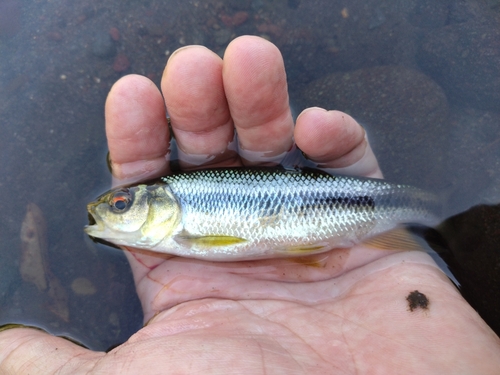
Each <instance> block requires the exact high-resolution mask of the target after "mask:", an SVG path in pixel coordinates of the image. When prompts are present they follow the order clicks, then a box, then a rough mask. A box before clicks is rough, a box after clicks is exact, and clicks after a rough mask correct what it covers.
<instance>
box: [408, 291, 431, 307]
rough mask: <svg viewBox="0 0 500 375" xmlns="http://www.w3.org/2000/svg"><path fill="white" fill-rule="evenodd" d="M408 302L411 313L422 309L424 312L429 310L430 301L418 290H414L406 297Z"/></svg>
mask: <svg viewBox="0 0 500 375" xmlns="http://www.w3.org/2000/svg"><path fill="white" fill-rule="evenodd" d="M406 300H407V301H408V307H409V309H410V311H413V310H415V309H418V308H421V309H422V310H428V309H429V304H430V301H429V299H428V298H427V296H426V295H425V294H423V293H420V292H419V291H418V290H414V291H413V292H410V294H408V296H407V297H406Z"/></svg>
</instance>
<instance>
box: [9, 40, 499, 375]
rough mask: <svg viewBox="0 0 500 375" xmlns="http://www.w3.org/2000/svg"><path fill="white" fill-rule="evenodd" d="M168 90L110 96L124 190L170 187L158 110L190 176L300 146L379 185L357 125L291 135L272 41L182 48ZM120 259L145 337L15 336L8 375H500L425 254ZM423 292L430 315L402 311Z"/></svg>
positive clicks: (324, 123) (481, 328)
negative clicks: (96, 346) (141, 183)
mask: <svg viewBox="0 0 500 375" xmlns="http://www.w3.org/2000/svg"><path fill="white" fill-rule="evenodd" d="M161 86H162V92H163V97H162V95H161V94H160V92H159V91H158V89H157V88H156V87H155V86H154V84H153V83H152V82H151V81H149V80H148V79H146V78H144V77H140V76H127V77H124V78H123V79H121V80H120V81H119V82H117V83H116V84H115V86H114V87H113V89H112V90H111V92H110V94H109V96H108V100H107V103H106V131H107V136H108V143H109V149H110V155H111V160H112V165H113V173H114V178H115V183H121V182H124V181H131V180H134V181H137V180H144V179H148V178H152V177H156V176H159V175H162V174H166V173H169V163H168V157H167V158H166V157H165V155H167V154H168V150H169V139H170V134H169V129H168V124H167V120H166V118H165V112H164V103H166V106H167V108H168V112H169V115H170V117H171V119H172V128H173V131H174V133H175V138H176V142H177V146H178V148H179V159H180V165H181V168H183V169H186V170H187V169H193V168H200V167H204V168H209V167H214V166H234V165H249V164H264V163H270V162H273V163H275V162H279V161H280V160H281V159H282V158H283V156H284V154H285V153H286V152H287V151H289V150H290V149H292V148H293V145H294V141H295V143H296V144H297V145H298V146H299V147H300V149H301V150H302V151H303V152H304V153H305V154H306V155H307V156H308V158H309V159H311V160H314V161H316V162H318V163H320V164H321V165H322V166H323V167H326V168H334V169H335V168H342V171H343V173H353V174H359V175H364V176H371V177H381V172H380V170H379V168H378V164H377V161H376V159H375V157H374V156H373V153H372V152H371V149H370V147H369V144H368V142H367V140H366V137H365V134H364V131H363V129H362V128H361V127H360V126H359V125H358V124H357V123H356V122H355V121H354V120H353V119H352V118H351V117H349V116H348V115H346V114H343V113H340V112H336V111H325V110H322V109H319V108H310V109H308V110H306V111H304V112H303V113H302V114H301V115H300V116H299V118H298V119H297V123H296V125H295V127H294V124H293V120H292V116H291V112H290V107H289V104H288V94H287V86H286V76H285V71H284V67H283V61H282V59H281V56H280V54H279V52H278V50H277V49H276V47H275V46H273V45H272V44H271V43H269V42H267V41H265V40H263V39H260V38H256V37H241V38H238V39H236V40H234V41H233V42H232V43H231V44H230V45H229V47H228V48H227V50H226V54H225V56H224V60H221V59H220V58H219V57H218V56H217V55H215V54H214V53H212V52H210V51H209V50H207V49H205V48H203V47H200V46H190V47H188V48H184V49H181V50H178V51H177V52H176V53H175V54H174V55H173V56H172V57H171V58H170V60H169V62H168V64H167V67H166V69H165V72H164V76H163V79H162V85H161ZM235 129H236V130H235ZM235 131H237V133H238V137H237V139H236V138H235ZM126 254H127V257H128V258H129V260H130V264H131V267H132V270H133V273H134V278H135V281H136V286H137V292H138V294H139V297H140V299H141V302H142V305H143V309H144V314H145V321H147V322H148V323H147V325H146V326H145V327H144V328H143V329H141V330H140V331H139V332H137V333H136V334H135V335H133V336H132V337H131V338H130V339H129V340H128V341H127V342H126V343H124V344H123V345H121V346H119V347H117V348H115V349H114V350H112V351H111V352H109V353H100V352H92V351H89V350H86V349H83V348H80V347H78V346H76V345H74V344H72V343H70V342H67V341H65V340H63V339H59V338H56V337H52V336H50V335H47V334H44V333H42V332H38V331H35V330H31V329H13V330H8V331H5V332H2V333H1V334H0V373H1V374H18V373H19V374H21V373H22V374H24V373H30V374H51V373H58V374H66V373H67V374H79V373H92V374H114V373H116V374H170V373H176V374H180V373H182V374H183V373H186V374H191V373H203V374H211V373H215V374H264V373H272V374H279V373H283V374H296V373H304V374H328V373H331V374H413V373H415V374H417V373H418V374H497V373H499V369H500V341H499V339H498V337H497V336H496V335H495V334H494V333H493V332H492V331H491V330H490V329H489V327H488V326H487V325H486V324H485V323H484V322H483V321H482V320H481V318H480V317H479V316H478V315H477V314H476V312H475V311H473V309H472V308H471V307H470V306H469V305H468V304H467V303H466V302H465V301H464V300H463V299H462V297H461V296H460V294H459V293H458V291H457V290H456V289H455V287H454V286H453V285H452V284H451V283H450V282H449V280H448V279H447V277H446V276H445V275H444V274H443V273H442V272H441V271H440V270H439V269H438V268H437V266H436V265H435V264H434V262H433V261H432V260H431V258H430V257H429V256H427V255H426V254H425V253H423V252H394V251H392V252H388V251H381V250H374V249H370V248H365V247H363V246H361V245H360V246H357V247H354V248H351V249H337V250H332V251H330V252H328V253H325V254H320V255H315V256H312V257H306V258H300V259H279V260H278V259H270V260H261V261H252V262H234V263H230V262H228V263H211V262H204V261H199V260H192V259H183V258H178V257H171V258H169V257H165V256H162V255H157V256H155V255H151V254H148V253H144V252H143V253H139V252H127V253H126ZM415 290H418V291H419V292H420V293H423V294H425V296H426V297H427V299H428V301H429V302H428V305H427V306H420V307H419V306H418V305H417V306H416V307H415V306H414V308H410V307H409V302H408V301H407V297H408V295H409V294H410V293H411V292H413V291H415ZM96 308H98V306H96Z"/></svg>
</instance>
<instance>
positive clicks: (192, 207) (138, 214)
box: [85, 167, 436, 261]
mask: <svg viewBox="0 0 500 375" xmlns="http://www.w3.org/2000/svg"><path fill="white" fill-rule="evenodd" d="M435 206H436V198H435V197H434V196H433V195H432V194H429V193H427V192H425V191H423V190H420V189H418V188H415V187H411V186H407V185H395V184H390V183H387V182H385V181H384V180H378V179H369V178H356V177H346V176H334V175H330V174H327V173H325V172H322V171H319V170H313V169H304V170H298V169H285V168H276V167H275V168H224V169H206V170H199V171H193V172H185V173H179V174H174V175H171V176H167V177H163V178H162V179H161V181H160V182H158V183H154V184H150V185H147V184H139V185H136V186H131V187H121V188H117V189H113V190H111V191H109V192H107V193H105V194H103V195H101V196H100V197H99V198H97V200H96V201H94V202H91V203H89V204H88V205H87V209H88V212H89V214H90V215H89V219H90V225H88V226H86V227H85V232H86V233H87V234H88V235H89V236H91V237H94V238H98V239H102V240H105V241H107V242H111V243H113V244H115V245H118V246H121V247H133V248H139V249H146V250H150V251H154V252H160V253H168V254H173V255H178V256H183V257H191V258H198V259H205V260H212V261H235V260H250V259H265V258H278V257H291V256H304V255H309V254H315V253H321V252H324V251H327V250H331V249H333V248H340V247H344V248H345V247H351V246H353V245H356V244H358V243H360V242H363V241H366V240H367V239H370V238H372V237H374V236H376V235H378V234H380V233H383V232H386V231H389V230H391V229H394V228H396V227H397V226H398V225H399V224H402V223H420V224H430V223H435V222H436V219H435V217H434V215H433V214H432V210H433V208H434V207H435Z"/></svg>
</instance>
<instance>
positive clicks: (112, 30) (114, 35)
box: [109, 27, 120, 42]
mask: <svg viewBox="0 0 500 375" xmlns="http://www.w3.org/2000/svg"><path fill="white" fill-rule="evenodd" d="M109 35H110V36H111V39H113V40H114V41H115V42H118V41H119V40H120V31H119V30H118V29H117V28H116V27H112V28H110V29H109Z"/></svg>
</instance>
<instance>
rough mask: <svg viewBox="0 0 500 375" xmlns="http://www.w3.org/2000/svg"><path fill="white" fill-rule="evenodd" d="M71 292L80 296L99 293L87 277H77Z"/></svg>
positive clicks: (72, 284)
mask: <svg viewBox="0 0 500 375" xmlns="http://www.w3.org/2000/svg"><path fill="white" fill-rule="evenodd" d="M71 290H72V291H73V292H74V293H75V294H78V295H80V296H90V295H92V294H95V293H96V292H97V290H96V288H95V286H94V284H93V283H92V281H90V280H89V279H87V278H85V277H77V278H76V279H74V280H73V282H72V283H71Z"/></svg>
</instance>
